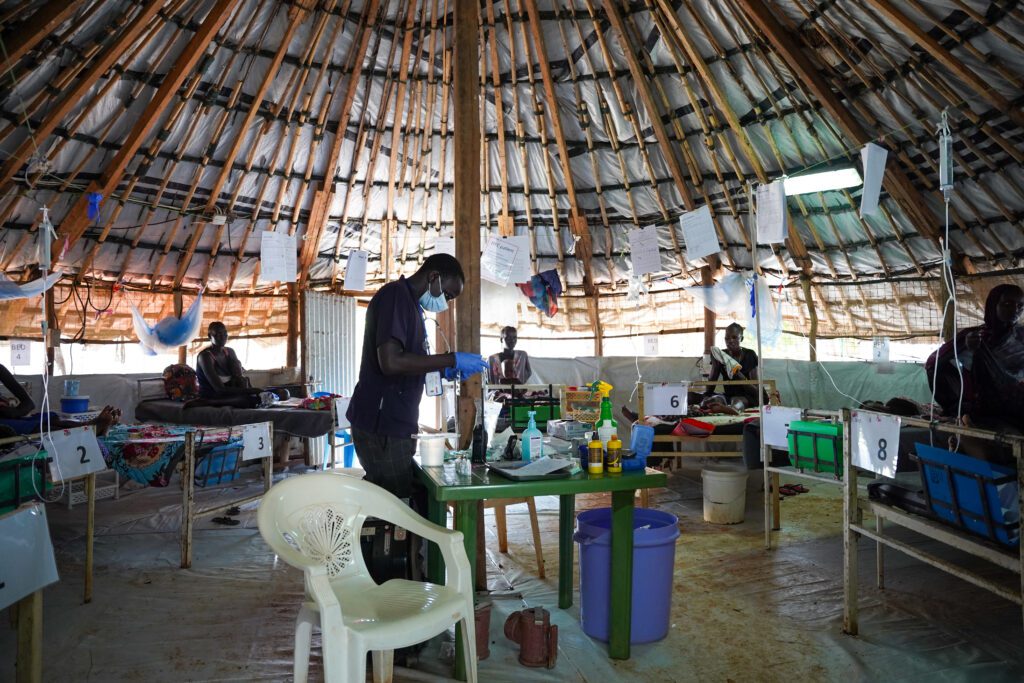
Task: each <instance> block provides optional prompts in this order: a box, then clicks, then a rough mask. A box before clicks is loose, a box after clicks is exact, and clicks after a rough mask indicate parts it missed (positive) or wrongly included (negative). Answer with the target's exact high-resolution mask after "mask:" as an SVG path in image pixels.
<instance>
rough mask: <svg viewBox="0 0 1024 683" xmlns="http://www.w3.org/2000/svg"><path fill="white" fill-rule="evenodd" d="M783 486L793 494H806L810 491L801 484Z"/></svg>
mask: <svg viewBox="0 0 1024 683" xmlns="http://www.w3.org/2000/svg"><path fill="white" fill-rule="evenodd" d="M783 486H784V487H785V488H788V489H789V490H790V491H793V492H795V493H807V492H808V491H810V489H809V488H807V487H806V486H804V485H803V484H783Z"/></svg>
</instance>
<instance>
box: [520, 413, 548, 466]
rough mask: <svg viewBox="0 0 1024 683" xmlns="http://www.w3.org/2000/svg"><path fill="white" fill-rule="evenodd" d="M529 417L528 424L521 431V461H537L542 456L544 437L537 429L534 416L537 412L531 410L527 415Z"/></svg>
mask: <svg viewBox="0 0 1024 683" xmlns="http://www.w3.org/2000/svg"><path fill="white" fill-rule="evenodd" d="M527 415H528V416H529V417H530V422H529V424H527V425H526V429H525V430H523V437H522V439H523V460H526V461H528V462H529V461H530V460H537V459H538V458H540V457H541V456H542V455H544V436H543V435H542V434H541V433H540V430H539V429H537V420H536V419H535V416H536V415H537V411H535V410H531V411H530V412H528V413H527Z"/></svg>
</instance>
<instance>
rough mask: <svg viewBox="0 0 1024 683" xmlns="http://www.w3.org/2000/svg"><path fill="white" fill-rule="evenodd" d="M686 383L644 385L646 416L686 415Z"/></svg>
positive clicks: (687, 386)
mask: <svg viewBox="0 0 1024 683" xmlns="http://www.w3.org/2000/svg"><path fill="white" fill-rule="evenodd" d="M688 388H689V385H688V384H687V383H686V382H677V383H674V384H644V412H645V413H647V414H648V415H686V392H687V390H688Z"/></svg>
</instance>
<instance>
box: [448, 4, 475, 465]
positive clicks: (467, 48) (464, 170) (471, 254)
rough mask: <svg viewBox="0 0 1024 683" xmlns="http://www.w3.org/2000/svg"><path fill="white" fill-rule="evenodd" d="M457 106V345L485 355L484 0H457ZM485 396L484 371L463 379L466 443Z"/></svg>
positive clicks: (461, 416) (461, 404)
mask: <svg viewBox="0 0 1024 683" xmlns="http://www.w3.org/2000/svg"><path fill="white" fill-rule="evenodd" d="M452 4H453V14H454V17H453V20H454V32H455V39H454V41H453V43H454V53H455V54H454V58H453V60H452V62H453V63H452V86H453V87H452V90H453V96H452V108H453V109H454V112H453V113H454V140H453V147H454V158H453V159H452V161H453V162H454V167H455V168H457V169H459V172H458V173H456V174H455V177H454V181H455V183H454V185H455V188H454V195H455V256H456V257H457V258H458V259H459V263H460V264H462V269H463V271H464V272H465V274H466V286H465V288H464V289H463V291H462V296H460V297H459V298H458V299H456V300H455V334H456V342H455V344H454V348H457V349H458V350H459V351H465V352H469V353H480V128H479V126H480V118H479V117H480V54H479V48H480V44H479V42H478V41H477V26H478V25H479V23H480V3H479V0H454V2H453V3H452ZM479 396H480V375H474V376H473V377H472V378H470V379H469V380H467V381H466V382H464V383H463V387H462V395H461V396H460V398H459V424H461V425H462V434H461V436H460V438H459V441H460V443H461V447H462V448H465V447H467V446H468V445H469V441H470V438H471V437H472V428H471V427H472V425H473V424H475V418H476V411H475V408H474V404H473V401H474V399H475V398H477V397H479Z"/></svg>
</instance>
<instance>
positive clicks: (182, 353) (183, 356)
mask: <svg viewBox="0 0 1024 683" xmlns="http://www.w3.org/2000/svg"><path fill="white" fill-rule="evenodd" d="M184 308H185V306H184V305H183V303H182V300H181V290H179V289H176V290H174V317H175V318H178V319H181V313H182V311H183V310H184ZM190 341H192V340H191V339H189V340H188V341H186V342H185V343H184V344H182V345H181V346H179V347H178V365H185V363H186V362H188V342H190Z"/></svg>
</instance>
